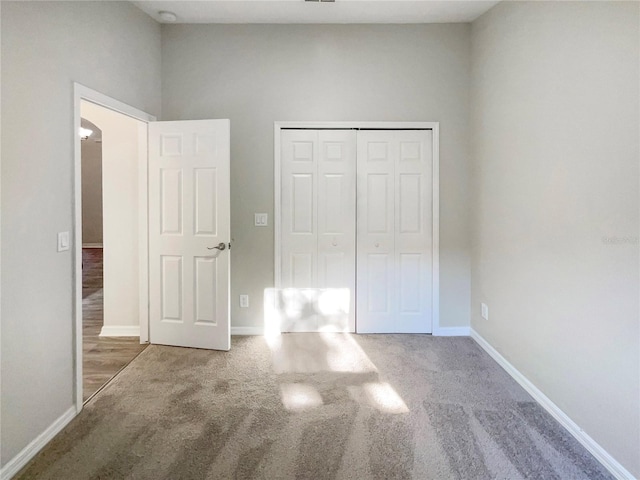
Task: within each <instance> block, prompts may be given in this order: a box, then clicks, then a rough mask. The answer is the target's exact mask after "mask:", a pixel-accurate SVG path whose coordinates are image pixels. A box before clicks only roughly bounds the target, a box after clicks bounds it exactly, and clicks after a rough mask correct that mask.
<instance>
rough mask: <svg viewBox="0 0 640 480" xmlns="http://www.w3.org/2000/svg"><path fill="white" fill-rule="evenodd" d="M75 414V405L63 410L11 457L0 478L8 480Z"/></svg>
mask: <svg viewBox="0 0 640 480" xmlns="http://www.w3.org/2000/svg"><path fill="white" fill-rule="evenodd" d="M76 415H77V413H76V407H75V406H73V407H71V408H70V409H69V410H67V411H66V412H64V413H63V414H62V415H61V416H60V417H58V419H57V420H56V421H54V422H53V423H52V424H51V425H49V427H48V428H47V429H46V430H45V431H44V432H42V433H41V434H40V435H38V436H37V437H36V438H35V439H34V440H33V441H32V442H31V443H29V445H27V446H26V447H24V448H23V449H22V450H21V451H20V453H18V454H17V455H16V456H15V457H13V458H12V459H11V460H9V462H7V464H6V465H5V466H3V467H2V469H1V470H0V479H1V480H9V479H10V478H11V477H13V476H14V475H15V474H16V473H18V472H19V471H20V470H22V468H24V466H25V465H26V464H27V463H29V461H30V460H31V459H32V458H33V457H34V456H35V455H36V454H37V453H38V452H39V451H40V450H42V448H43V447H44V446H45V445H46V444H47V443H49V442H50V441H51V439H52V438H53V437H55V436H56V435H57V434H58V433H60V431H61V430H62V429H63V428H64V427H66V426H67V425H68V423H69V422H70V421H71V420H73V419H74V418H75V416H76Z"/></svg>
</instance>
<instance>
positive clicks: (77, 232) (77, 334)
mask: <svg viewBox="0 0 640 480" xmlns="http://www.w3.org/2000/svg"><path fill="white" fill-rule="evenodd" d="M82 100H86V101H88V102H91V103H95V104H97V105H101V106H103V107H105V108H108V109H110V110H113V111H116V112H119V113H122V114H124V115H127V116H129V117H132V118H135V119H137V120H140V121H142V122H151V121H154V120H155V119H156V117H154V116H153V115H149V114H148V113H145V112H143V111H142V110H138V109H137V108H134V107H131V106H130V105H127V104H126V103H122V102H120V101H119V100H116V99H115V98H111V97H108V96H107V95H104V94H102V93H100V92H97V91H96V90H92V89H91V88H88V87H85V86H84V85H81V84H79V83H76V82H74V83H73V130H72V132H70V133H71V134H72V135H73V145H74V164H73V165H74V166H73V172H74V175H73V181H74V184H73V203H74V212H73V232H74V233H73V246H72V248H73V252H74V256H73V258H74V265H73V279H72V282H73V292H74V293H73V297H74V299H73V310H74V311H73V315H74V318H75V322H74V328H73V341H74V344H75V352H74V358H73V364H74V371H75V375H74V383H75V385H74V387H75V388H74V390H75V395H74V402H75V409H76V412H77V413H79V412H80V411H81V410H82V404H83V402H82V248H81V246H82V170H81V168H82V153H81V147H80V136H79V135H78V133H77V132H78V129H79V128H80V116H81V114H80V105H81V102H82ZM141 160H142V161H144V163H146V162H147V159H146V158H144V159H141ZM140 186H141V188H144V190H145V193H144V195H145V196H146V186H147V182H146V180H145V181H144V182H142V180H141V183H140ZM141 194H142V193H141ZM144 231H145V232H146V231H147V228H146V226H145V230H144ZM139 236H140V238H139V248H140V252H143V253H141V255H142V256H146V255H147V246H146V245H147V234H146V233H145V234H143V235H140V232H139ZM78 246H80V248H78ZM140 277H141V279H142V277H143V275H140ZM146 288H148V287H147V286H144V288H143V286H142V285H141V286H140V295H141V299H140V301H141V302H142V301H143V298H142V296H143V295H144V293H145V291H146V290H145V289H146ZM146 303H148V300H147V301H146ZM147 322H148V321H147ZM142 324H144V321H143V319H141V325H142ZM139 334H140V333H139V332H138V333H137V334H136V336H137V335H139ZM147 336H148V332H147Z"/></svg>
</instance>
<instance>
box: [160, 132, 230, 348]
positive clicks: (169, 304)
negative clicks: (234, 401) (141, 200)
mask: <svg viewBox="0 0 640 480" xmlns="http://www.w3.org/2000/svg"><path fill="white" fill-rule="evenodd" d="M229 144H230V127H229V120H194V121H177V122H150V123H149V317H150V318H149V339H150V341H151V343H155V344H163V345H175V346H180V347H194V348H207V349H215V350H229V348H230V346H231V337H230V320H229V260H230V258H229V257H230V254H229V251H228V250H229V248H230V245H229V242H230V240H231V237H230V229H229V217H230V188H229V159H230V146H229Z"/></svg>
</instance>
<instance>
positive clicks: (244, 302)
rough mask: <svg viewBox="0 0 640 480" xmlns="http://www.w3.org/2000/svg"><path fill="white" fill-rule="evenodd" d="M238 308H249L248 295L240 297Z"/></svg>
mask: <svg viewBox="0 0 640 480" xmlns="http://www.w3.org/2000/svg"><path fill="white" fill-rule="evenodd" d="M240 308H249V295H240Z"/></svg>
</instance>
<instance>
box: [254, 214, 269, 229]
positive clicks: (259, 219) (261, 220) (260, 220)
mask: <svg viewBox="0 0 640 480" xmlns="http://www.w3.org/2000/svg"><path fill="white" fill-rule="evenodd" d="M268 218H269V217H268V215H267V214H266V213H256V214H254V220H255V226H256V227H266V226H267V224H268Z"/></svg>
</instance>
